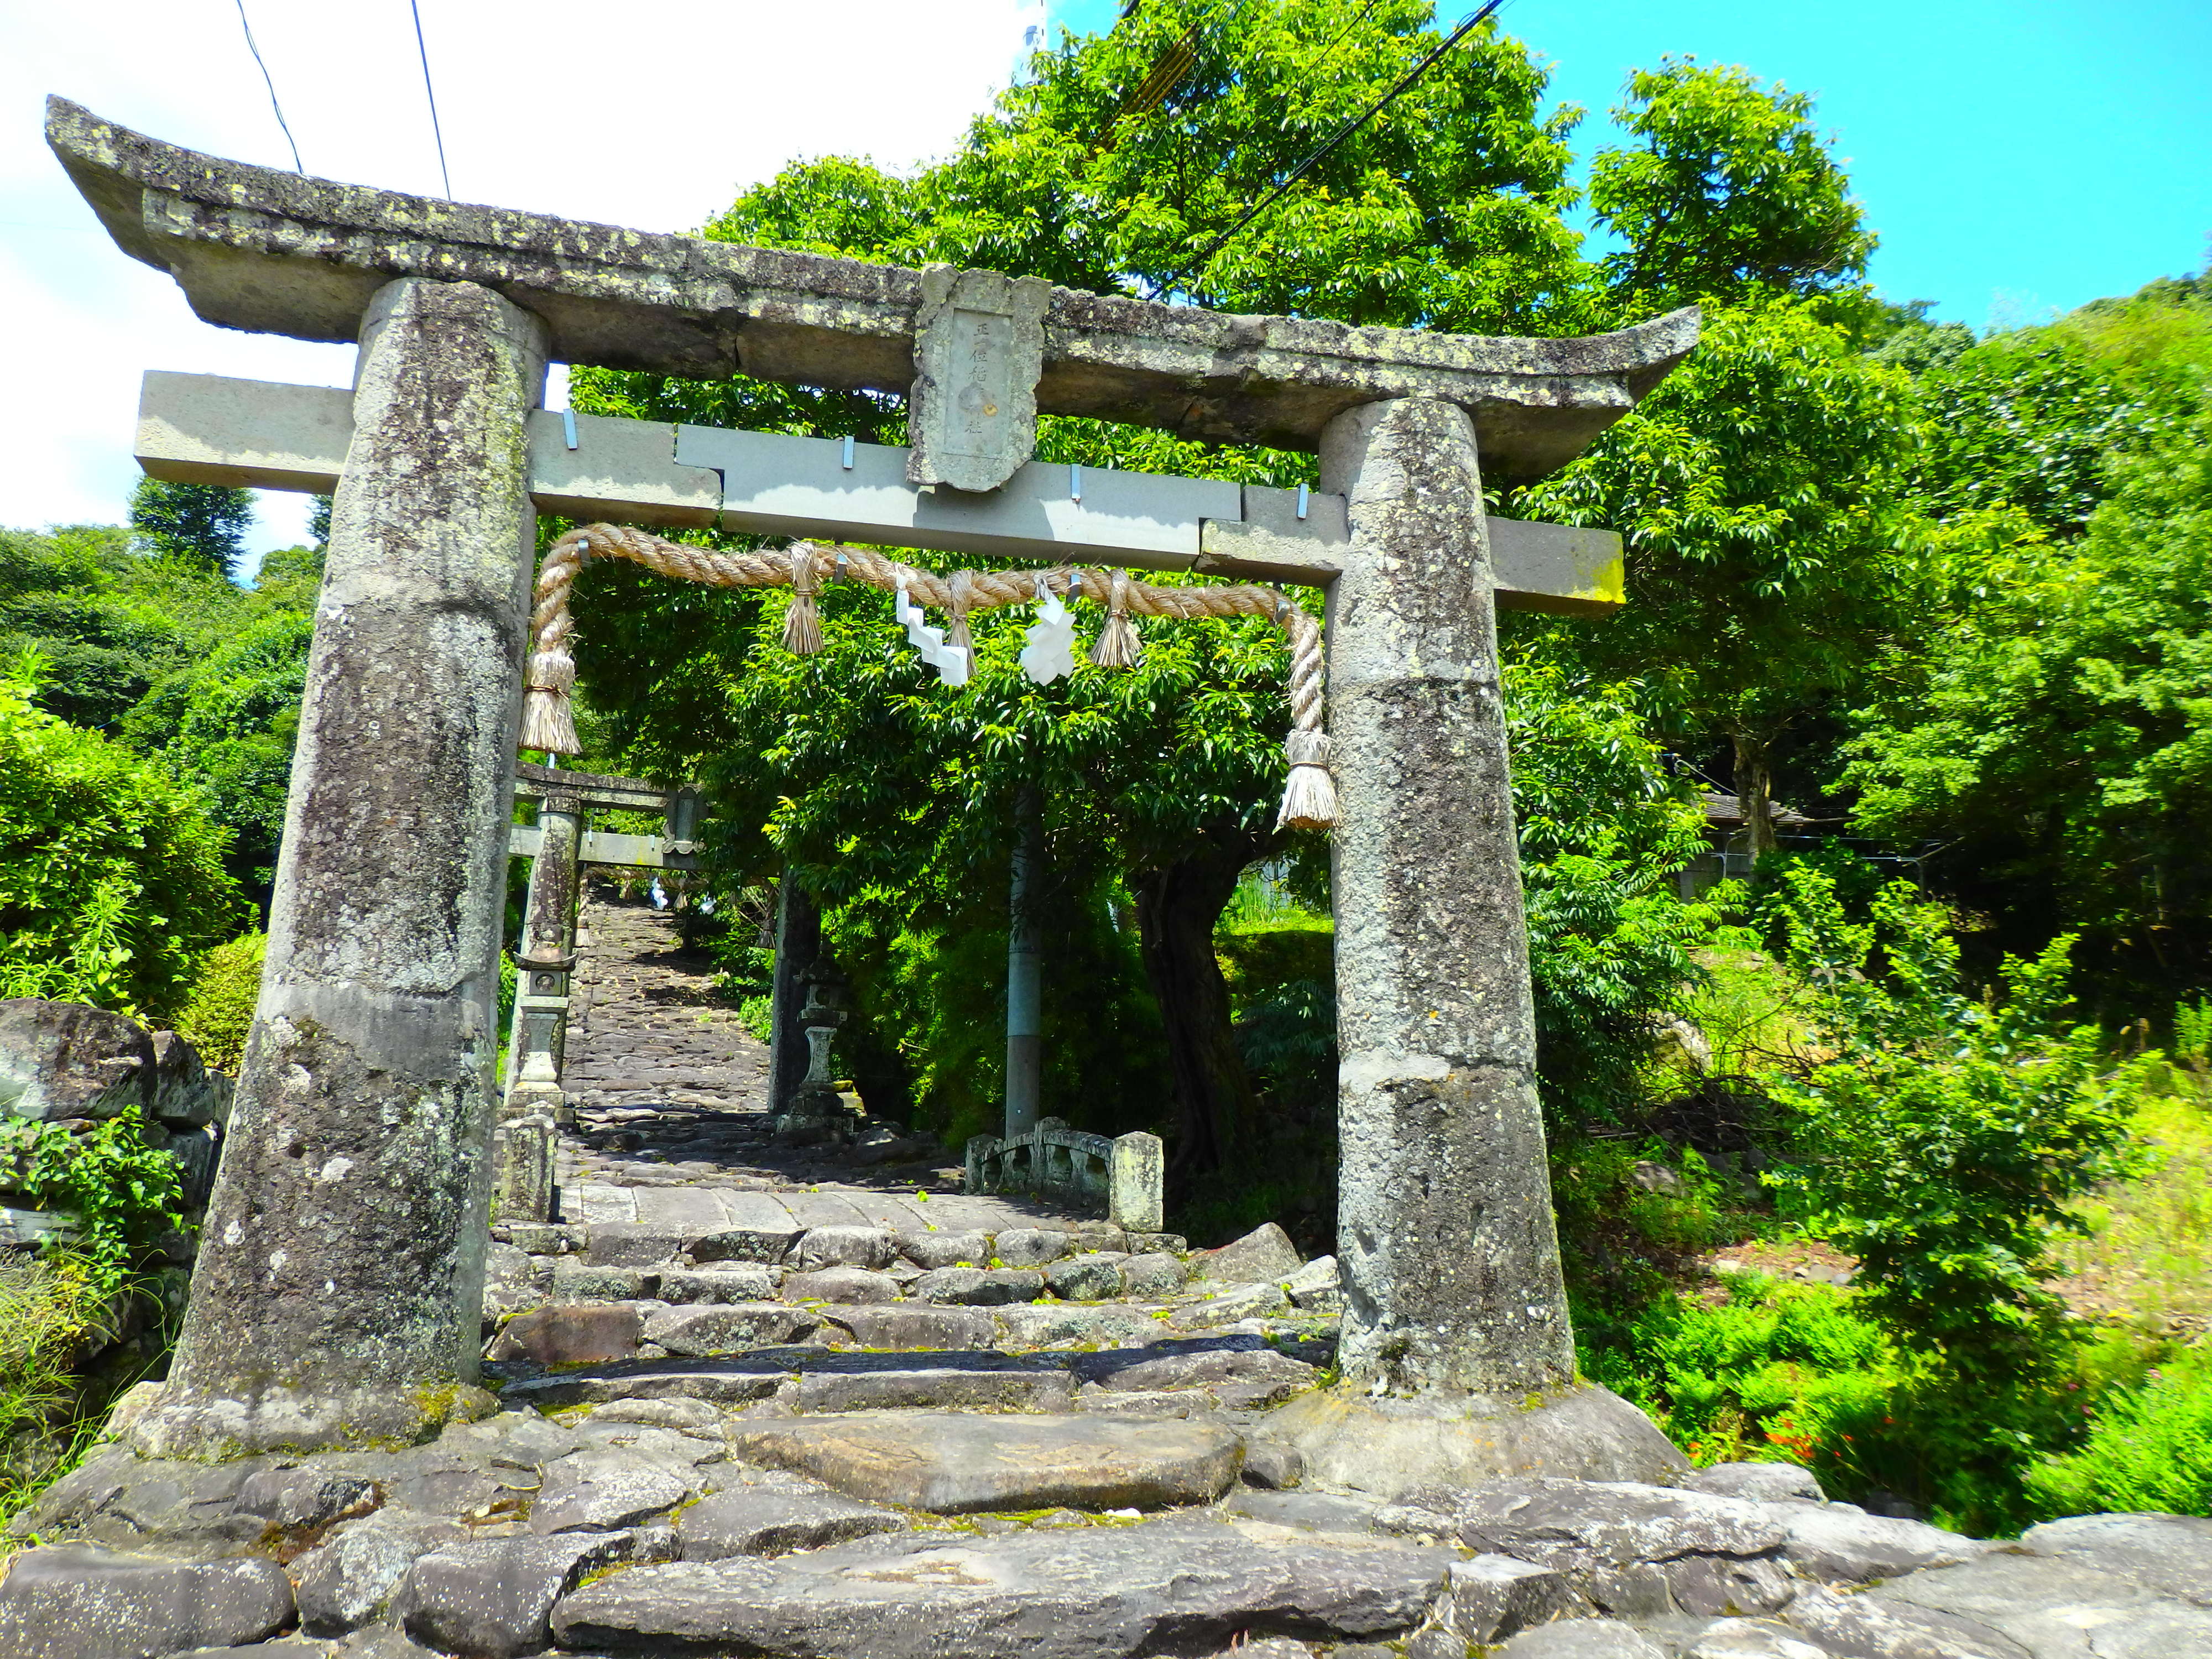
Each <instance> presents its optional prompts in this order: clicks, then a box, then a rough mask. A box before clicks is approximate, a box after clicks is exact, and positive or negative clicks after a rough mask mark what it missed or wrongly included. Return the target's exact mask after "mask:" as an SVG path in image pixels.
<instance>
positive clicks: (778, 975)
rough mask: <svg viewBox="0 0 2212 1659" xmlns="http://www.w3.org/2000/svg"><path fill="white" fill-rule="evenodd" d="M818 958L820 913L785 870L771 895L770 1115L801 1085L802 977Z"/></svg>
mask: <svg viewBox="0 0 2212 1659" xmlns="http://www.w3.org/2000/svg"><path fill="white" fill-rule="evenodd" d="M821 954H822V913H821V912H820V911H819V910H817V908H815V905H814V901H813V900H812V899H811V898H810V897H808V896H807V894H806V890H805V888H804V887H803V886H801V885H800V884H799V870H798V867H797V866H793V865H788V864H787V865H786V866H784V868H783V880H782V882H781V884H780V885H779V886H778V888H777V890H776V906H775V980H774V981H773V982H772V986H771V989H770V997H769V1008H770V1010H771V1012H770V1016H769V1019H770V1024H771V1028H772V1029H771V1030H770V1032H769V1085H768V1103H769V1110H770V1111H771V1112H784V1111H788V1110H790V1109H791V1101H792V1097H793V1096H794V1095H796V1094H797V1093H798V1092H799V1085H800V1084H801V1083H803V1082H805V1079H806V1072H807V1066H808V1064H809V1062H810V1060H811V1059H812V1054H811V1050H810V1048H808V1045H807V1042H806V1020H805V1015H804V1012H803V1010H804V1008H805V1002H806V975H808V973H809V972H811V970H812V969H813V967H814V959H815V958H816V957H818V956H820V955H821Z"/></svg>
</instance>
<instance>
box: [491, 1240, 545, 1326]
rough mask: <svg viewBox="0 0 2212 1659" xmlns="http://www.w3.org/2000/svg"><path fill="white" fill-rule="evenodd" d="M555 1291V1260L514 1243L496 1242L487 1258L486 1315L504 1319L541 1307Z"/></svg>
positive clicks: (492, 1318) (494, 1318)
mask: <svg viewBox="0 0 2212 1659" xmlns="http://www.w3.org/2000/svg"><path fill="white" fill-rule="evenodd" d="M552 1294H553V1260H552V1258H551V1257H550V1256H539V1255H529V1254H527V1253H526V1252H525V1251H522V1250H519V1249H516V1248H515V1247H514V1246H513V1245H512V1244H496V1243H495V1244H493V1245H492V1246H491V1247H490V1249H489V1251H488V1252H487V1253H486V1255H485V1257H484V1294H483V1316H484V1317H485V1318H486V1319H489V1320H500V1319H505V1318H507V1317H508V1316H511V1315H513V1314H519V1313H527V1312H529V1311H530V1310H532V1308H536V1307H539V1306H542V1305H543V1304H544V1303H545V1301H546V1300H547V1299H548V1298H549V1297H551V1295H552Z"/></svg>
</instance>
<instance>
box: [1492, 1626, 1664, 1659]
mask: <svg viewBox="0 0 2212 1659" xmlns="http://www.w3.org/2000/svg"><path fill="white" fill-rule="evenodd" d="M1498 1659H1667V1652H1666V1650H1665V1649H1663V1648H1661V1647H1659V1646H1658V1645H1656V1644H1654V1643H1651V1642H1649V1641H1647V1640H1645V1639H1644V1637H1642V1636H1641V1635H1639V1634H1638V1632H1637V1630H1636V1627H1635V1626H1632V1625H1623V1624H1620V1623H1617V1622H1616V1621H1614V1620H1611V1619H1576V1620H1570V1621H1569V1622H1567V1623H1565V1624H1563V1625H1540V1626H1537V1627H1536V1628H1535V1629H1534V1630H1525V1631H1522V1632H1521V1634H1520V1635H1518V1636H1516V1637H1515V1638H1513V1639H1512V1640H1511V1641H1510V1642H1508V1643H1507V1644H1505V1645H1504V1647H1502V1648H1500V1649H1498Z"/></svg>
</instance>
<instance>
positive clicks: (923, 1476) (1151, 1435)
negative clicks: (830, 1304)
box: [731, 1413, 1244, 1515]
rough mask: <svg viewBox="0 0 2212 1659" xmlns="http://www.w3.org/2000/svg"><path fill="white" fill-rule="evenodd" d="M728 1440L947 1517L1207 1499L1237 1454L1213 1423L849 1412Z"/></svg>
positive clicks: (1239, 1446)
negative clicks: (1061, 1506) (1062, 1506)
mask: <svg viewBox="0 0 2212 1659" xmlns="http://www.w3.org/2000/svg"><path fill="white" fill-rule="evenodd" d="M731 1443H732V1447H733V1448H734V1449H736V1450H737V1452H738V1455H740V1456H742V1457H744V1458H746V1459H748V1460H750V1462H756V1463H764V1464H767V1465H769V1466H770V1467H772V1468H784V1469H788V1470H791V1471H792V1472H793V1473H794V1474H805V1475H808V1476H811V1478H813V1479H814V1480H819V1481H822V1482H823V1484H825V1485H827V1486H835V1487H836V1489H837V1490H838V1491H840V1492H845V1493H847V1494H848V1495H849V1496H851V1497H854V1498H863V1499H866V1501H868V1502H870V1503H878V1504H898V1505H899V1506H900V1507H902V1508H904V1509H923V1510H935V1511H937V1512H938V1513H939V1514H945V1515H962V1514H968V1513H970V1512H972V1511H975V1510H1034V1509H1045V1508H1048V1507H1050V1506H1051V1505H1053V1504H1072V1505H1074V1506H1076V1507H1078V1508H1082V1509H1125V1508H1126V1509H1159V1508H1163V1507H1165V1506H1167V1505H1170V1504H1208V1503H1212V1501H1213V1499H1215V1498H1218V1497H1219V1496H1220V1495H1221V1493H1222V1492H1223V1491H1224V1490H1225V1488H1226V1487H1227V1486H1229V1484H1230V1483H1231V1481H1233V1480H1236V1478H1237V1471H1238V1469H1239V1468H1242V1467H1243V1457H1244V1448H1243V1442H1242V1441H1240V1440H1239V1439H1238V1438H1237V1435H1236V1434H1235V1433H1234V1432H1233V1431H1231V1430H1229V1429H1225V1428H1222V1427H1218V1426H1217V1425H1213V1424H1210V1423H1183V1422H1157V1421H1155V1422H1136V1421H1129V1420H1126V1419H1110V1418H1097V1417H956V1416H939V1415H934V1414H929V1413H914V1414H907V1413H856V1414H854V1415H853V1416H851V1417H844V1418H838V1419H825V1420H820V1421H809V1420H805V1419H799V1420H795V1421H792V1422H787V1423H769V1424H763V1425H761V1426H759V1427H757V1428H752V1429H747V1428H745V1427H744V1426H742V1425H737V1426H734V1427H733V1431H732V1441H731Z"/></svg>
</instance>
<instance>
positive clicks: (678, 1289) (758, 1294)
mask: <svg viewBox="0 0 2212 1659" xmlns="http://www.w3.org/2000/svg"><path fill="white" fill-rule="evenodd" d="M775 1284H776V1276H775V1273H773V1272H771V1271H770V1270H769V1268H768V1267H764V1266H763V1265H762V1264H760V1263H758V1262H754V1261H745V1262H738V1263H734V1264H732V1266H729V1267H701V1268H697V1269H695V1270H692V1271H690V1272H685V1271H683V1270H680V1269H671V1270H670V1271H668V1272H665V1273H662V1274H660V1276H659V1285H658V1286H657V1287H656V1289H655V1291H654V1292H653V1293H654V1294H655V1295H656V1296H658V1297H659V1298H660V1299H661V1300H662V1301H663V1302H676V1303H687V1302H718V1303H719V1302H763V1301H766V1300H767V1299H768V1298H769V1297H772V1296H774V1295H775Z"/></svg>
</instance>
